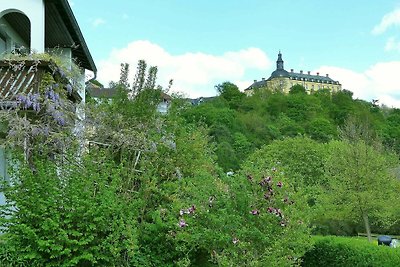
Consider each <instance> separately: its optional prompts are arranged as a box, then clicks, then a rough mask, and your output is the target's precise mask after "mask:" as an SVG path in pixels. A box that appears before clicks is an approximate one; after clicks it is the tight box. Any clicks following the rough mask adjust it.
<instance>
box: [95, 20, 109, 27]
mask: <svg viewBox="0 0 400 267" xmlns="http://www.w3.org/2000/svg"><path fill="white" fill-rule="evenodd" d="M105 23H106V21H105V20H104V19H102V18H96V19H94V20H93V21H92V25H93V26H94V27H98V26H100V25H102V24H105Z"/></svg>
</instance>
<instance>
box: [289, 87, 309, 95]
mask: <svg viewBox="0 0 400 267" xmlns="http://www.w3.org/2000/svg"><path fill="white" fill-rule="evenodd" d="M289 94H291V95H294V94H307V93H306V88H304V86H302V85H300V84H296V85H293V86H292V87H291V88H290V91H289Z"/></svg>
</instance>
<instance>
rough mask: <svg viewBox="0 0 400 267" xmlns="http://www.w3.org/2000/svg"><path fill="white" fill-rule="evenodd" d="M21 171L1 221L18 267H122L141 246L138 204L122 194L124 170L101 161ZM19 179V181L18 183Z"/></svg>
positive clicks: (69, 161)
mask: <svg viewBox="0 0 400 267" xmlns="http://www.w3.org/2000/svg"><path fill="white" fill-rule="evenodd" d="M74 160H75V159H74V157H66V158H65V162H64V164H62V165H60V164H56V163H55V162H52V161H48V160H46V161H43V160H36V161H35V163H36V169H35V171H32V170H31V169H30V168H29V166H25V165H21V164H19V165H18V168H17V169H16V170H15V171H16V172H15V173H14V174H13V177H15V178H13V179H12V181H11V184H10V185H9V186H7V187H6V188H5V195H6V197H7V205H6V206H3V207H1V211H2V214H3V215H5V214H7V216H6V217H3V216H2V217H3V219H2V220H1V223H2V226H3V227H6V229H7V249H6V250H3V251H2V254H1V255H0V259H1V260H2V261H3V262H7V261H6V259H7V258H11V259H17V260H18V261H17V262H14V263H13V264H15V265H14V266H24V265H21V263H26V264H28V265H29V266H94V265H102V266H104V265H106V266H122V265H124V264H126V262H127V261H128V262H129V259H130V258H132V257H133V255H134V251H135V249H136V246H137V237H136V230H135V228H136V226H135V223H134V222H135V218H136V216H137V208H136V207H135V202H132V201H128V199H126V197H125V196H124V195H123V194H121V179H122V177H123V174H122V169H121V168H120V167H119V166H117V165H115V164H113V163H112V162H110V161H109V160H108V161H107V159H105V158H104V157H102V156H101V155H97V156H95V157H93V156H87V157H84V158H82V159H81V161H80V162H79V163H77V162H74ZM16 177H18V178H16Z"/></svg>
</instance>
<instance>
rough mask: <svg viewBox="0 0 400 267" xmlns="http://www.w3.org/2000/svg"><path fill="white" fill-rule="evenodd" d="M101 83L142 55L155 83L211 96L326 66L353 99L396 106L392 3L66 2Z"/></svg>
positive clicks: (398, 29)
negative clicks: (282, 71) (279, 61)
mask: <svg viewBox="0 0 400 267" xmlns="http://www.w3.org/2000/svg"><path fill="white" fill-rule="evenodd" d="M70 3H71V6H72V9H73V11H74V14H75V16H76V18H77V20H78V23H79V25H80V27H81V30H82V32H83V34H84V37H85V39H86V42H87V44H88V46H89V49H90V51H91V53H92V56H93V58H94V60H95V62H96V65H97V67H98V69H99V72H98V79H99V80H100V81H101V82H103V83H104V84H106V85H107V84H108V82H109V81H110V80H117V79H118V76H119V64H120V63H122V62H127V63H130V64H131V77H133V76H134V70H135V67H136V62H137V60H139V59H146V60H147V62H148V63H149V64H150V65H157V66H158V67H159V80H158V82H159V83H160V84H161V85H167V82H168V80H169V79H171V78H172V79H174V86H173V90H175V91H179V92H183V93H184V94H186V95H187V96H191V97H198V96H210V95H215V94H216V91H215V89H214V85H216V84H218V83H222V82H224V81H231V82H234V83H236V84H237V85H238V86H239V87H240V88H241V89H244V88H246V87H247V86H249V85H250V84H251V83H252V81H253V80H255V79H257V80H260V79H261V78H263V77H265V78H268V77H269V75H270V74H271V72H272V71H273V70H274V69H275V61H276V57H277V53H278V51H279V50H281V51H282V54H283V59H284V61H285V68H286V69H287V70H290V69H292V68H293V69H294V70H295V71H297V72H298V71H299V70H304V71H308V70H310V71H311V72H313V73H315V72H317V71H319V72H320V73H323V74H325V73H329V75H330V77H332V78H333V79H335V80H339V81H340V82H341V83H342V85H343V87H344V88H346V89H349V90H351V91H353V92H354V95H355V97H357V98H361V99H365V100H367V101H371V99H379V100H380V102H381V103H384V104H386V105H389V106H395V107H400V82H398V81H397V79H398V77H399V74H400V0H381V1H361V0H353V1H351V0H347V1H344V0H336V1H321V0H320V1H316V0H308V1H302V0H298V1H289V0H280V1H267V0H264V1H261V0H247V1H244V0H243V1H239V0H230V1H228V0H214V1H211V0H203V1H184V0H146V1H145V0H134V1H133V0H115V1H98V0H70Z"/></svg>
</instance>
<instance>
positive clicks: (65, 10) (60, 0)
mask: <svg viewBox="0 0 400 267" xmlns="http://www.w3.org/2000/svg"><path fill="white" fill-rule="evenodd" d="M46 1H47V2H52V3H54V4H55V5H56V6H59V5H61V9H60V10H59V11H60V13H62V16H63V15H66V16H65V17H64V16H63V18H62V19H63V20H64V21H65V20H67V21H65V22H66V24H69V25H70V26H72V32H70V34H71V36H72V38H73V40H74V42H76V43H78V44H79V45H80V47H78V48H76V49H78V50H79V49H81V50H82V51H81V52H83V54H84V59H83V60H82V61H83V62H81V66H82V67H84V68H85V69H87V70H91V71H93V72H95V73H96V72H97V68H96V65H95V63H94V60H93V58H92V55H91V54H90V51H89V48H88V46H87V44H86V42H85V38H84V37H83V34H82V32H81V30H80V28H79V25H78V22H77V20H76V18H75V16H74V13H73V12H72V9H71V6H70V5H69V3H68V0H46ZM84 61H86V62H84Z"/></svg>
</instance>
